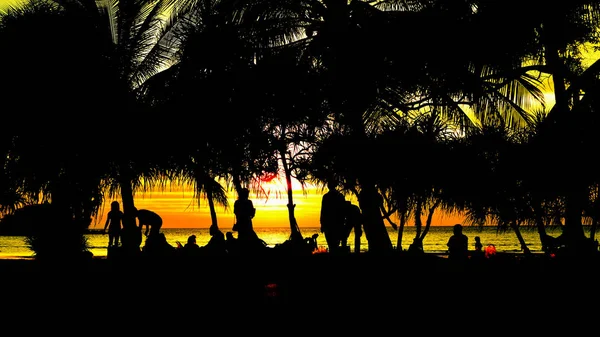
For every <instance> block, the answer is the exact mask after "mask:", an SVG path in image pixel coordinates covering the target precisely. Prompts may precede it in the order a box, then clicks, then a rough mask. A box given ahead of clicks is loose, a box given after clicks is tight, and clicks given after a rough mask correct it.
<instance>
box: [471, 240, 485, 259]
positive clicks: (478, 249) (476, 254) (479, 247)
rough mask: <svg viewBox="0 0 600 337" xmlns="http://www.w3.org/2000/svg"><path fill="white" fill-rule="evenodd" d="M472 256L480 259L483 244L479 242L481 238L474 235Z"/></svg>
mask: <svg viewBox="0 0 600 337" xmlns="http://www.w3.org/2000/svg"><path fill="white" fill-rule="evenodd" d="M472 256H473V258H475V259H481V258H483V256H484V255H483V244H482V243H481V238H480V237H479V236H476V237H475V250H474V251H473V255H472Z"/></svg>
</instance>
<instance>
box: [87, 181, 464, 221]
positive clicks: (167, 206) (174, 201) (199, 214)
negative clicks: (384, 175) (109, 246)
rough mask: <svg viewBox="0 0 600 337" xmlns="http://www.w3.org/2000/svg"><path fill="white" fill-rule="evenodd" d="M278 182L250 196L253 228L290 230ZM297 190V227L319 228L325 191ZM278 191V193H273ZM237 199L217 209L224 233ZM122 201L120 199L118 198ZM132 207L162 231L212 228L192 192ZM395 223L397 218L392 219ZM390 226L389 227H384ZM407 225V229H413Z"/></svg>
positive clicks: (139, 198)
mask: <svg viewBox="0 0 600 337" xmlns="http://www.w3.org/2000/svg"><path fill="white" fill-rule="evenodd" d="M279 183H280V182H272V183H270V184H266V186H265V190H269V188H271V189H270V191H271V193H270V196H269V197H268V198H267V197H256V194H251V200H252V202H253V203H254V207H256V217H255V218H254V226H255V227H256V228H259V227H289V225H290V221H289V214H288V208H287V203H288V201H287V194H286V193H285V189H280V190H277V189H275V187H281V185H278V184H279ZM283 186H285V184H284V185H283ZM293 186H295V187H296V188H295V189H294V192H293V199H294V203H295V204H296V207H295V217H296V221H297V222H298V226H299V227H301V228H302V227H304V228H308V227H319V226H320V223H319V215H320V211H321V198H322V196H323V193H324V191H323V190H322V189H321V188H318V187H315V186H307V187H306V189H305V190H304V191H302V189H301V188H300V184H299V183H297V182H296V183H294V184H293ZM275 192H277V193H275ZM235 199H236V195H235V193H234V192H230V193H229V197H228V200H229V208H228V209H227V210H225V209H224V208H223V207H222V206H217V207H216V211H217V221H218V226H219V228H220V229H221V230H223V231H228V230H231V227H232V226H233V221H234V216H233V203H234V201H235ZM346 199H347V200H350V201H351V202H352V203H353V204H358V202H357V201H356V198H354V197H350V196H348V197H347V198H346ZM111 201H112V200H108V201H106V202H105V205H110V202H111ZM117 201H119V202H121V200H119V199H117ZM135 205H136V207H137V208H138V209H142V208H145V209H150V210H153V211H155V212H157V213H158V214H160V215H161V216H162V218H163V227H165V228H208V227H210V225H211V219H210V210H209V208H208V203H207V201H206V200H203V199H202V200H200V204H198V201H197V200H195V199H193V193H192V192H189V191H175V192H173V191H165V192H162V191H153V192H146V193H143V194H142V193H138V194H137V195H136V198H135ZM107 212H108V209H105V210H104V212H103V213H102V214H101V215H100V217H98V219H96V221H95V222H94V223H93V226H94V227H93V228H103V227H104V222H105V221H106V213H107ZM393 220H394V221H395V222H396V223H397V221H396V219H393ZM462 220H463V219H462V217H458V216H451V215H447V214H443V213H440V212H438V214H437V215H436V216H435V217H434V221H433V225H435V226H451V225H454V224H456V223H459V222H462ZM386 225H389V224H386ZM412 225H413V223H410V224H409V226H412Z"/></svg>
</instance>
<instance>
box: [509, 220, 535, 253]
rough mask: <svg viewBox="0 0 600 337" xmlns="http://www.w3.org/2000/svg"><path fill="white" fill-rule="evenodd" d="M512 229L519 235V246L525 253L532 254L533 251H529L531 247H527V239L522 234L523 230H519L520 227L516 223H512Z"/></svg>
mask: <svg viewBox="0 0 600 337" xmlns="http://www.w3.org/2000/svg"><path fill="white" fill-rule="evenodd" d="M510 228H512V230H513V231H514V232H515V234H516V235H517V240H519V244H520V245H521V249H522V250H523V253H525V254H531V251H530V250H529V247H527V243H526V242H525V239H523V235H522V234H521V230H519V226H518V225H517V223H516V221H511V222H510Z"/></svg>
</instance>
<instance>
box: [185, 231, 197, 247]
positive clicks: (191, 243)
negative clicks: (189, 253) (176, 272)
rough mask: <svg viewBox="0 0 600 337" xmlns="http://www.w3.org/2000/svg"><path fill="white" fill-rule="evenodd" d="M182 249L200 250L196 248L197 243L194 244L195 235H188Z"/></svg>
mask: <svg viewBox="0 0 600 337" xmlns="http://www.w3.org/2000/svg"><path fill="white" fill-rule="evenodd" d="M183 248H185V249H197V248H200V246H198V243H196V235H193V234H192V235H190V236H189V237H188V239H187V242H186V243H185V245H184V246H183Z"/></svg>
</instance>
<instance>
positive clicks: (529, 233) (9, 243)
mask: <svg viewBox="0 0 600 337" xmlns="http://www.w3.org/2000/svg"><path fill="white" fill-rule="evenodd" d="M254 230H255V232H256V233H257V234H258V236H259V237H260V238H261V239H263V240H264V241H265V242H266V243H267V245H268V246H269V247H275V246H276V245H277V244H281V243H284V242H285V241H286V240H288V239H289V237H290V233H291V232H290V228H289V227H258V228H255V229H254ZM222 231H223V232H226V230H223V229H222ZM161 232H163V233H164V234H165V236H166V238H167V241H168V242H169V244H171V245H172V246H173V247H177V243H178V242H179V243H181V244H182V245H183V244H185V243H186V242H187V239H188V237H189V236H191V235H196V242H197V243H198V245H200V246H203V245H205V244H206V243H207V242H208V240H209V239H210V235H209V232H208V228H163V229H161ZM300 233H301V234H302V236H303V237H305V238H308V237H311V236H313V235H314V234H318V237H317V245H318V246H319V248H320V249H321V250H324V249H327V243H326V241H325V237H324V235H323V234H322V233H320V231H319V228H312V227H301V228H300ZM388 233H389V236H390V239H391V241H392V244H393V245H394V248H396V247H398V231H396V230H394V229H393V228H391V227H388ZM463 233H464V234H465V235H467V237H468V238H469V249H471V250H474V249H475V237H476V236H479V237H480V239H481V243H482V244H483V247H484V248H485V247H487V246H488V245H494V247H495V248H496V251H497V252H507V253H519V252H522V251H523V250H522V248H521V245H520V244H519V241H518V239H517V236H516V234H515V233H514V231H512V230H506V231H505V230H499V229H498V228H497V227H470V226H464V227H463ZM547 233H548V234H549V235H552V236H558V235H560V233H561V232H560V228H555V229H548V230H547ZM415 234H416V230H415V227H412V226H408V227H405V228H404V231H403V235H402V242H401V247H402V249H403V250H406V249H408V246H409V245H410V243H412V241H413V239H414V237H415ZM521 234H522V236H523V238H524V240H525V243H526V244H527V247H528V248H529V249H530V250H531V251H532V252H541V251H542V250H541V243H540V237H539V234H538V232H537V230H536V229H535V228H533V227H532V228H530V227H525V228H521ZM586 234H589V233H586ZM451 235H452V226H433V227H431V228H430V229H429V232H428V233H427V235H426V236H425V239H424V240H423V250H424V251H425V252H426V253H439V254H445V253H446V252H447V246H446V243H447V242H448V238H450V236H451ZM234 236H236V234H234ZM86 238H87V243H88V249H89V251H90V252H91V253H92V254H94V256H95V257H106V255H107V248H108V235H106V234H102V233H91V234H86ZM143 244H144V243H142V245H143ZM348 245H349V246H350V247H351V251H353V252H354V251H355V238H354V232H352V233H350V237H349V238H348ZM360 251H361V252H366V251H368V242H367V240H366V238H365V237H364V234H363V236H362V237H361V238H360ZM32 257H34V253H33V251H32V250H31V249H30V248H29V246H28V245H27V243H26V242H25V237H24V236H0V258H32Z"/></svg>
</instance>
